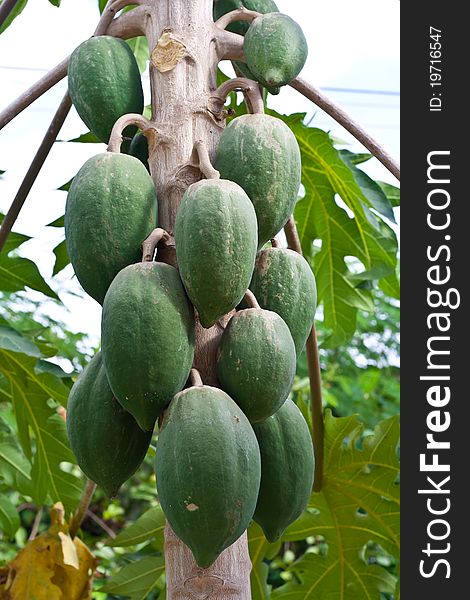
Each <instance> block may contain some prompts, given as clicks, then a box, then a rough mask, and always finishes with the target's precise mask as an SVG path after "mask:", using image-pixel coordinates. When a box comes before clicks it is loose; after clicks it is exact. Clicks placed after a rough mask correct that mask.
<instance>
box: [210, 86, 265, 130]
mask: <svg viewBox="0 0 470 600" xmlns="http://www.w3.org/2000/svg"><path fill="white" fill-rule="evenodd" d="M237 90H240V91H242V92H243V95H244V97H245V101H246V103H247V106H248V110H249V111H250V113H251V114H257V113H260V114H261V113H263V112H264V102H263V96H262V95H261V91H260V89H259V85H258V83H257V82H256V81H252V80H251V79H247V78H246V77H234V78H233V79H229V80H228V81H224V83H222V84H221V85H219V87H218V88H217V89H216V90H215V92H214V93H213V95H212V96H211V97H210V98H209V103H208V108H209V110H210V112H211V113H212V114H213V115H214V116H215V117H216V119H220V120H222V119H225V117H226V113H225V112H224V103H225V100H226V99H227V96H228V95H229V94H230V93H231V92H234V91H237Z"/></svg>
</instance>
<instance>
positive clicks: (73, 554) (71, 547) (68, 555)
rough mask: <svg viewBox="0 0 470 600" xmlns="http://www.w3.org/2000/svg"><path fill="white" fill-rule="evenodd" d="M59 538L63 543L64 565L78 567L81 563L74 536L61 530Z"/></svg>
mask: <svg viewBox="0 0 470 600" xmlns="http://www.w3.org/2000/svg"><path fill="white" fill-rule="evenodd" d="M59 538H60V541H61V544H62V557H63V561H64V565H70V566H71V567H74V568H75V569H78V568H79V564H78V554H77V548H76V547H75V544H74V543H73V540H72V538H71V537H70V536H69V535H68V534H66V533H64V532H63V531H59Z"/></svg>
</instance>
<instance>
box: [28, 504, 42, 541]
mask: <svg viewBox="0 0 470 600" xmlns="http://www.w3.org/2000/svg"><path fill="white" fill-rule="evenodd" d="M42 513H43V507H42V506H40V507H39V509H38V512H37V513H36V516H35V517H34V523H33V526H32V527H31V533H30V534H29V538H28V540H34V538H35V537H36V536H37V534H38V531H39V525H40V524H41V519H42Z"/></svg>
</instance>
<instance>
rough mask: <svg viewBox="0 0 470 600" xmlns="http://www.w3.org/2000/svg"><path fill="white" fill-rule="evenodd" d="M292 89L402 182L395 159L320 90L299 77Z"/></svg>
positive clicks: (291, 84) (292, 84) (293, 82)
mask: <svg viewBox="0 0 470 600" xmlns="http://www.w3.org/2000/svg"><path fill="white" fill-rule="evenodd" d="M289 85H290V86H291V87H293V88H294V89H295V90H297V91H298V92H300V93H301V94H302V95H303V96H305V97H306V98H308V99H309V100H311V101H312V102H313V103H315V104H316V105H317V106H318V107H319V108H321V109H322V110H324V111H325V112H326V113H327V114H328V115H330V117H333V119H334V120H335V121H336V122H337V123H339V124H340V125H342V126H343V127H344V128H345V129H346V130H347V131H349V133H351V134H352V135H353V136H354V137H355V138H356V139H357V140H358V141H359V142H361V144H362V145H363V146H365V147H366V148H367V150H369V152H371V153H372V154H373V155H374V156H375V157H376V158H377V160H379V161H380V162H381V163H382V164H383V165H384V167H386V168H387V169H388V170H389V171H390V173H392V175H394V176H395V177H396V178H397V179H398V180H400V167H399V166H398V164H397V163H396V162H395V161H394V159H393V158H392V157H391V156H390V155H389V154H388V153H387V152H386V151H385V150H384V149H383V148H382V146H381V145H380V144H379V143H378V142H376V141H375V140H374V139H373V138H372V137H371V136H370V135H369V134H368V133H367V132H366V131H364V129H363V128H362V127H361V126H360V125H358V124H357V123H356V122H355V121H354V120H353V119H352V118H351V117H350V116H349V115H348V114H347V113H346V112H345V111H344V110H343V109H342V108H340V107H339V106H337V105H336V104H335V103H334V102H333V101H332V100H330V99H329V98H327V97H326V96H324V95H323V94H322V93H321V92H320V90H318V89H317V88H315V87H314V86H313V85H311V84H310V83H308V82H306V81H304V80H303V79H300V78H298V77H297V79H294V80H293V81H291V82H290V83H289Z"/></svg>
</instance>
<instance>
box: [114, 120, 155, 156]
mask: <svg viewBox="0 0 470 600" xmlns="http://www.w3.org/2000/svg"><path fill="white" fill-rule="evenodd" d="M128 125H137V127H139V128H140V129H142V133H143V134H144V135H145V136H146V137H148V136H149V135H150V131H149V130H152V129H153V127H152V123H151V122H150V121H149V120H148V119H147V118H146V117H144V116H143V115H139V114H137V113H129V114H127V115H123V116H122V117H119V119H118V120H117V121H116V123H114V125H113V128H112V130H111V135H110V136H109V142H108V152H120V151H121V144H122V142H123V137H122V132H123V131H124V129H125V128H126V127H127V126H128Z"/></svg>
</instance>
